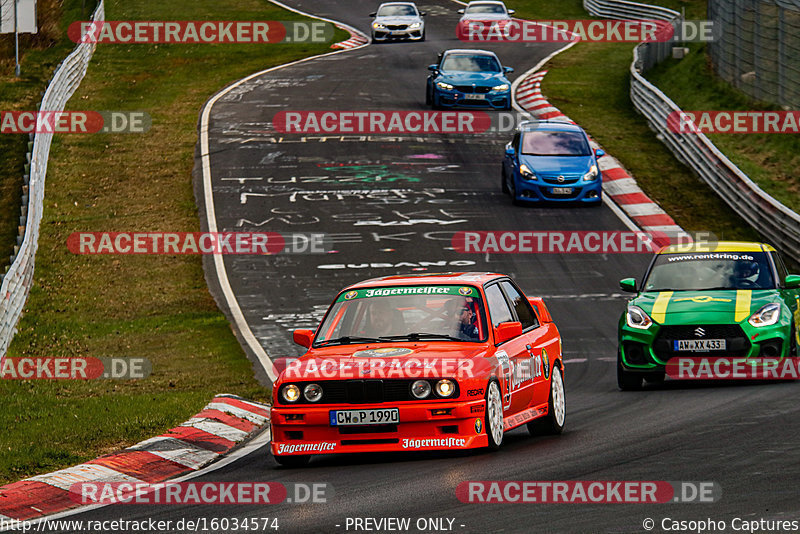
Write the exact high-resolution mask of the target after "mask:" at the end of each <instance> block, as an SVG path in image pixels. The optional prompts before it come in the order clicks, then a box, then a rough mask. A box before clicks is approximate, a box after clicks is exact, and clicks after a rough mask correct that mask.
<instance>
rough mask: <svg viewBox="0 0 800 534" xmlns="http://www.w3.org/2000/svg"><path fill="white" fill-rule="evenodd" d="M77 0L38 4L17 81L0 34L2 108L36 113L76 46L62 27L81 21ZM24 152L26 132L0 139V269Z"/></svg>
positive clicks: (14, 223) (10, 241) (12, 237)
mask: <svg viewBox="0 0 800 534" xmlns="http://www.w3.org/2000/svg"><path fill="white" fill-rule="evenodd" d="M81 1H82V0H67V1H65V2H63V3H61V2H57V1H56V0H39V3H38V8H37V9H38V24H39V33H37V34H21V35H20V47H19V48H20V65H21V71H20V77H19V78H16V77H15V76H14V38H13V35H0V109H2V110H3V111H11V110H13V111H31V110H38V109H39V105H40V104H41V98H42V93H43V92H44V90H45V88H46V87H47V84H48V83H49V82H50V78H51V77H52V75H53V72H54V70H55V68H56V66H57V65H58V63H59V62H60V61H61V60H63V59H64V58H65V57H66V56H67V54H69V53H70V52H71V51H72V49H73V47H74V46H75V43H73V42H71V41H70V40H69V39H68V38H67V37H66V27H67V26H68V24H69V23H70V22H72V21H74V20H80V19H81V18H83V17H84V15H83V13H82V6H81ZM86 3H87V4H89V7H87V8H86V13H90V8H93V7H94V2H86ZM27 151H28V135H27V134H3V135H0V154H2V155H3V157H2V158H0V270H3V269H4V268H5V267H7V266H8V265H9V263H10V256H11V254H12V253H13V247H14V245H15V244H16V237H17V233H18V232H17V230H18V228H17V227H18V226H19V216H20V201H21V197H22V186H23V184H24V182H23V180H22V175H23V173H24V164H25V161H26V160H25V153H26V152H27ZM0 272H1V271H0Z"/></svg>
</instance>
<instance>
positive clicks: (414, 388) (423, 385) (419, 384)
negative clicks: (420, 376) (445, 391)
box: [411, 380, 431, 399]
mask: <svg viewBox="0 0 800 534" xmlns="http://www.w3.org/2000/svg"><path fill="white" fill-rule="evenodd" d="M411 394H412V395H414V397H416V398H417V399H424V398H425V397H427V396H428V395H430V394H431V385H430V383H429V382H428V381H427V380H417V381H416V382H414V383H413V384H411Z"/></svg>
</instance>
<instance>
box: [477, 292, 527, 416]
mask: <svg viewBox="0 0 800 534" xmlns="http://www.w3.org/2000/svg"><path fill="white" fill-rule="evenodd" d="M484 292H485V293H486V304H487V308H488V309H489V316H490V324H491V326H492V327H497V325H499V324H501V323H508V322H514V321H516V320H517V319H516V314H515V313H514V310H513V308H512V307H511V305H510V304H509V301H508V299H507V298H506V295H505V293H504V291H503V290H502V289H501V287H500V283H498V282H493V283H491V284H489V285H487V286H486V287H485V288H484ZM528 345H529V343H528V342H527V336H526V335H525V334H523V335H520V336H517V337H516V338H513V339H510V340H508V341H506V342H504V343H501V344H500V345H498V347H497V352H496V353H495V355H496V357H497V359H498V361H499V364H500V369H498V372H497V374H498V376H499V378H500V390H501V393H502V395H503V415H504V417H508V416H509V415H512V414H515V413H518V412H520V411H522V410H524V409H525V408H527V407H528V406H529V405H530V403H531V400H532V388H529V387H527V386H528V385H529V384H527V383H526V381H525V380H524V378H525V376H526V372H527V371H526V369H527V367H528V365H529V360H530V358H531V354H530V351H529V350H528Z"/></svg>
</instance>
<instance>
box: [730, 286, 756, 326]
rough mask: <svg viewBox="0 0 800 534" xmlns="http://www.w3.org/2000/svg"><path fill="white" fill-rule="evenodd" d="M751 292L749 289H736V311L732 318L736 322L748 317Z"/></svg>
mask: <svg viewBox="0 0 800 534" xmlns="http://www.w3.org/2000/svg"><path fill="white" fill-rule="evenodd" d="M752 295H753V292H752V291H750V290H749V289H738V290H736V311H735V312H734V314H733V320H734V321H736V322H737V323H738V322H740V321H744V320H745V319H747V318H748V317H750V298H751V297H752Z"/></svg>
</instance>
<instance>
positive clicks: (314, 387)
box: [303, 384, 322, 402]
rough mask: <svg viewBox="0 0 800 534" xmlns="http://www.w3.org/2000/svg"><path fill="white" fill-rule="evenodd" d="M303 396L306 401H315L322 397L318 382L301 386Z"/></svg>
mask: <svg viewBox="0 0 800 534" xmlns="http://www.w3.org/2000/svg"><path fill="white" fill-rule="evenodd" d="M303 396H304V397H305V398H306V400H307V401H308V402H317V401H318V400H320V399H321V398H322V386H320V385H319V384H308V385H307V386H306V387H304V388H303Z"/></svg>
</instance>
